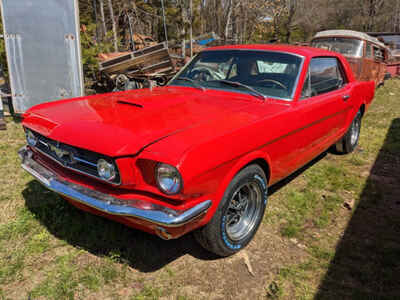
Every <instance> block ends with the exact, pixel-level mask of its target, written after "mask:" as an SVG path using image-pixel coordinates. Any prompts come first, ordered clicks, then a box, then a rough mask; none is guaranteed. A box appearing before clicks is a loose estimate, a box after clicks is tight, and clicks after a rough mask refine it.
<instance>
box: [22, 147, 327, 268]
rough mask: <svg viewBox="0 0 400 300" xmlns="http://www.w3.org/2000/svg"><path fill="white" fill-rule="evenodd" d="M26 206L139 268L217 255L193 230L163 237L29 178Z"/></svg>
mask: <svg viewBox="0 0 400 300" xmlns="http://www.w3.org/2000/svg"><path fill="white" fill-rule="evenodd" d="M325 156H326V153H323V154H321V155H319V156H318V157H317V158H315V159H314V160H313V161H311V162H310V163H308V164H307V165H305V166H304V167H302V168H301V169H299V170H298V171H296V172H295V173H293V174H292V175H290V176H289V177H287V178H286V179H284V180H282V181H281V182H279V183H277V184H275V185H274V186H272V187H271V188H270V191H269V193H270V195H272V194H273V193H275V192H277V191H278V190H279V189H281V188H282V187H284V186H285V185H286V184H288V183H290V182H291V181H292V180H294V179H295V178H296V177H297V176H299V175H301V174H302V173H303V172H304V171H305V170H307V169H308V168H310V167H311V166H313V165H314V164H316V163H317V162H319V161H320V160H321V159H323V158H324V157H325ZM22 195H23V197H24V199H25V203H26V206H27V207H28V209H29V210H30V211H31V212H32V213H33V214H34V215H35V217H36V218H37V219H38V220H39V221H40V222H41V224H43V225H44V226H45V227H46V228H47V229H48V230H49V231H50V232H51V234H53V235H54V236H56V237H57V238H58V239H61V240H65V241H66V242H67V243H68V244H70V245H72V246H74V247H77V248H82V249H85V250H86V251H89V252H90V253H92V254H95V255H98V256H106V255H110V254H117V255H118V256H119V257H120V259H121V261H123V262H125V263H127V264H128V265H129V266H131V267H132V268H134V269H137V270H139V271H141V272H153V271H156V270H158V269H160V268H162V267H164V266H165V265H167V264H169V263H170V262H172V261H174V260H176V259H178V258H179V257H181V256H183V255H185V254H189V255H191V256H193V257H196V258H198V259H202V260H215V259H218V257H217V256H215V255H214V254H212V253H209V252H207V251H206V250H204V249H203V248H201V246H200V245H199V244H197V242H196V241H195V239H194V237H193V234H187V235H185V236H183V237H181V238H179V239H176V240H170V241H164V240H162V239H160V238H158V237H156V236H153V235H150V234H147V233H144V232H141V231H138V230H135V229H132V228H129V227H127V226H124V225H121V224H119V223H116V222H112V221H109V220H107V219H105V218H102V217H98V216H94V215H91V214H89V213H86V212H83V211H80V210H78V209H76V208H75V207H73V206H72V205H69V204H68V203H67V202H66V201H65V200H63V199H62V198H61V197H59V196H57V195H56V194H55V193H53V192H50V191H48V190H47V189H45V188H44V187H42V186H41V185H40V184H39V183H38V182H37V181H35V180H32V181H31V182H29V183H28V185H27V187H26V189H25V190H24V191H23V192H22Z"/></svg>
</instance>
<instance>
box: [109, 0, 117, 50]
mask: <svg viewBox="0 0 400 300" xmlns="http://www.w3.org/2000/svg"><path fill="white" fill-rule="evenodd" d="M108 9H109V11H110V18H111V24H112V31H113V38H114V51H115V52H117V51H118V38H117V24H116V22H115V17H114V9H113V6H112V2H111V0H108Z"/></svg>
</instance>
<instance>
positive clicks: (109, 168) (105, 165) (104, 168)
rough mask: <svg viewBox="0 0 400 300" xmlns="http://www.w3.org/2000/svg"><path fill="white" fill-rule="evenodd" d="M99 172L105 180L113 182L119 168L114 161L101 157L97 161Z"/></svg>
mask: <svg viewBox="0 0 400 300" xmlns="http://www.w3.org/2000/svg"><path fill="white" fill-rule="evenodd" d="M97 173H98V174H99V177H100V178H101V179H103V180H106V181H110V182H112V180H113V179H115V178H116V176H117V170H116V168H115V165H114V164H113V163H110V162H108V161H107V160H105V159H104V158H100V159H99V160H98V161H97Z"/></svg>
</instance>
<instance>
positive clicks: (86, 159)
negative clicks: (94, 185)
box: [31, 130, 121, 184]
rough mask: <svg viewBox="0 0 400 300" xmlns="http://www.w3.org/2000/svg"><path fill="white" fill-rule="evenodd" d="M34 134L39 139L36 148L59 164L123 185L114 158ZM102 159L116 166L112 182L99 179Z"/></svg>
mask: <svg viewBox="0 0 400 300" xmlns="http://www.w3.org/2000/svg"><path fill="white" fill-rule="evenodd" d="M31 131H32V130H31ZM32 133H33V134H34V135H35V136H36V137H37V143H36V145H35V147H34V148H35V149H37V150H38V151H39V152H41V153H42V154H44V155H45V156H47V157H49V158H51V159H52V160H54V161H56V162H57V163H58V164H60V165H62V166H64V167H66V168H68V169H71V170H74V171H77V172H79V173H82V174H85V175H88V176H90V177H95V178H97V179H100V180H102V181H105V182H110V183H112V184H120V183H121V178H120V175H119V171H118V167H117V165H116V163H115V161H114V160H113V159H112V158H110V157H107V156H105V155H102V154H99V153H96V152H93V151H89V150H85V149H82V148H77V147H74V146H71V145H67V144H64V143H60V142H58V141H55V140H52V139H49V138H47V137H45V136H43V135H41V134H39V133H37V132H35V131H32ZM101 158H102V159H105V160H106V161H108V162H112V163H113V164H114V167H115V170H116V176H115V178H114V179H113V180H111V181H106V180H104V179H102V178H101V177H99V174H98V172H97V161H98V160H99V159H101Z"/></svg>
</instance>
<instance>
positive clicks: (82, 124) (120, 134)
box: [23, 87, 262, 157]
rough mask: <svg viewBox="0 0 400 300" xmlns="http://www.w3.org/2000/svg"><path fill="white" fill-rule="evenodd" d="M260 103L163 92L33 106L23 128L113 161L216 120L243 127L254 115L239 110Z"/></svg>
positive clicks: (189, 91)
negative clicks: (105, 156) (99, 154)
mask: <svg viewBox="0 0 400 300" xmlns="http://www.w3.org/2000/svg"><path fill="white" fill-rule="evenodd" d="M260 104H262V102H260V100H258V99H256V98H254V97H253V96H250V95H246V94H239V93H231V92H222V91H215V90H213V91H211V90H206V91H201V90H198V89H194V88H187V87H164V88H154V89H153V90H149V89H143V90H136V91H128V92H120V93H109V94H102V95H94V96H88V97H82V98H76V99H68V100H61V101H57V102H50V103H45V104H41V105H37V106H35V107H33V108H31V109H30V110H29V111H27V113H26V114H25V115H24V121H23V124H24V126H26V127H29V128H31V129H32V130H35V131H37V132H39V133H41V134H43V135H45V136H47V137H49V138H51V139H53V140H56V141H60V142H62V143H65V144H69V145H72V146H75V147H80V148H83V149H87V150H91V151H95V152H98V153H102V154H105V155H108V156H113V157H117V156H124V155H133V154H136V153H138V152H140V151H141V150H142V149H144V148H145V147H147V146H148V145H150V144H153V143H155V142H157V141H159V140H161V139H163V138H165V137H168V136H171V135H174V134H176V133H178V132H182V131H184V130H188V129H190V128H193V127H198V126H201V125H202V124H205V123H207V122H211V121H213V122H215V120H216V119H218V118H220V119H221V120H224V121H226V119H227V116H229V119H232V120H235V124H236V125H237V123H238V122H239V123H242V124H243V122H248V121H249V118H254V117H255V116H251V115H249V114H244V115H243V114H240V111H241V110H242V109H243V108H245V107H247V106H249V105H260ZM235 115H236V117H235ZM216 130H217V128H216Z"/></svg>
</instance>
